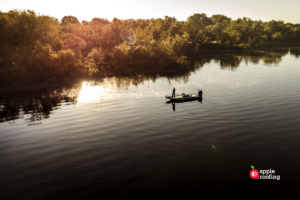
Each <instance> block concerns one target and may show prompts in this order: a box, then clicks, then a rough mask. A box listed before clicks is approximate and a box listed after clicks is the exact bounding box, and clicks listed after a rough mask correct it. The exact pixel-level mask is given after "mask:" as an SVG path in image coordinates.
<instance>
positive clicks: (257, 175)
mask: <svg viewBox="0 0 300 200" xmlns="http://www.w3.org/2000/svg"><path fill="white" fill-rule="evenodd" d="M251 168H252V170H251V171H250V173H249V175H250V178H252V179H274V180H277V181H279V180H280V175H275V170H274V169H268V170H259V171H258V170H257V169H254V166H251Z"/></svg>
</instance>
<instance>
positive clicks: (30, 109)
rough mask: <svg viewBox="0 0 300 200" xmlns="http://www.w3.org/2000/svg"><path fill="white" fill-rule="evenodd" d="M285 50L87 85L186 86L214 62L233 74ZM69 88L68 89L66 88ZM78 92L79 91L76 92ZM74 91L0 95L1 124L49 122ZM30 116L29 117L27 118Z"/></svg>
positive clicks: (274, 60)
mask: <svg viewBox="0 0 300 200" xmlns="http://www.w3.org/2000/svg"><path fill="white" fill-rule="evenodd" d="M287 53H288V49H275V50H270V51H239V52H230V53H229V52H226V53H223V52H213V51H211V52H206V53H205V52H203V53H202V54H201V56H199V57H197V58H195V59H193V61H192V63H191V64H192V65H191V66H190V68H184V69H178V70H170V71H167V70H162V71H159V73H157V72H154V71H150V70H149V71H147V72H144V73H141V74H137V73H132V74H130V75H128V76H116V77H112V78H105V79H104V78H102V79H96V80H94V81H91V82H90V85H91V86H96V85H102V86H104V87H105V85H109V87H112V86H114V87H117V88H128V87H129V86H130V85H135V86H138V85H140V84H143V83H145V82H153V83H155V81H156V80H157V79H162V78H164V79H165V80H167V81H168V82H169V83H170V84H171V85H173V84H174V83H176V82H178V83H187V82H188V80H189V77H190V75H191V73H192V72H194V71H195V70H197V69H200V68H202V67H203V66H204V65H205V64H206V63H211V62H215V63H217V64H219V65H220V68H221V69H226V70H231V71H234V70H235V69H237V68H238V66H239V65H240V63H241V62H243V61H244V62H245V63H246V64H247V63H252V64H258V63H259V62H263V63H264V64H267V65H269V64H275V65H277V64H279V63H280V62H281V60H282V57H283V56H285V55H286V54H287ZM290 53H291V54H292V55H294V56H296V57H299V55H300V49H296V48H294V49H291V50H290ZM69 88H70V87H69ZM77 89H79V87H78V88H77ZM76 97H77V93H76V89H75V90H74V89H52V90H50V89H48V90H39V91H31V92H30V91H26V92H7V93H3V92H2V93H1V94H0V123H1V122H5V121H11V120H15V119H19V118H23V119H24V118H26V119H25V120H26V121H27V122H33V121H40V120H42V119H45V118H49V116H50V114H51V112H52V111H53V110H55V109H58V108H59V106H60V105H62V104H63V103H64V102H65V103H67V104H75V103H76ZM28 115H29V117H28Z"/></svg>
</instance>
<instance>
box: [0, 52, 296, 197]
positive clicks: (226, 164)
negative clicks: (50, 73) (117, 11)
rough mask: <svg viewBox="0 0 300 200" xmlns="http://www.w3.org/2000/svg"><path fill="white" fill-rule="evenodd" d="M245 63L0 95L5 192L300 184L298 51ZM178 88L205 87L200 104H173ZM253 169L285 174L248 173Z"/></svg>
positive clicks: (186, 190)
mask: <svg viewBox="0 0 300 200" xmlns="http://www.w3.org/2000/svg"><path fill="white" fill-rule="evenodd" d="M237 59H238V60H240V61H239V64H238V67H237V66H235V67H234V66H233V65H230V64H229V65H227V67H226V65H225V67H224V63H223V64H222V62H224V61H222V60H221V61H220V60H218V59H214V60H211V61H210V62H208V63H206V64H204V65H203V67H201V68H199V69H198V70H196V71H195V72H192V73H191V74H190V75H189V76H183V77H177V78H176V77H175V78H172V79H171V78H169V79H168V78H158V79H156V80H142V81H140V80H132V79H130V78H122V79H105V80H104V81H99V82H84V83H80V84H79V86H76V87H75V86H74V88H69V89H66V88H65V89H64V88H62V89H61V90H57V91H50V92H48V93H46V94H41V95H40V96H39V97H38V98H37V97H32V96H26V95H27V94H22V95H19V96H18V95H15V94H9V95H4V94H2V98H1V108H0V113H1V123H0V177H1V178H0V188H1V189H0V190H1V192H0V197H2V198H1V199H48V198H49V199H107V198H125V197H131V198H138V199H139V198H140V199H145V198H146V197H147V198H153V197H155V198H157V197H163V198H165V199H170V198H174V197H180V196H181V197H184V198H183V199H188V198H189V197H192V196H193V197H199V198H201V197H203V196H204V194H209V195H210V196H211V197H214V196H216V195H220V196H222V195H223V194H230V195H236V194H240V193H241V192H242V193H243V195H244V196H241V197H246V196H248V195H250V194H254V195H265V196H266V197H271V196H273V197H279V196H278V195H285V196H286V195H289V194H291V193H292V192H295V191H296V190H297V189H299V187H300V183H299V178H300V173H299V166H300V161H299V157H300V123H299V122H300V120H299V118H300V90H299V86H300V59H297V58H295V57H294V56H292V55H290V54H287V55H284V56H282V57H280V58H279V59H278V58H277V60H276V61H275V62H273V61H268V59H263V58H258V60H257V59H256V60H255V61H251V62H247V59H245V58H240V57H237ZM248 61H249V60H248ZM220 66H221V67H220ZM173 87H175V88H176V93H177V94H181V93H186V94H187V93H190V94H191V93H194V94H196V93H197V90H198V89H202V90H203V92H204V95H203V100H202V102H199V101H192V102H185V103H176V104H174V105H172V104H168V103H166V100H165V98H164V97H165V95H170V94H171V92H172V88H173ZM14 95H15V96H14ZM251 165H254V166H255V168H256V169H258V170H260V169H270V168H271V169H274V170H275V174H276V175H280V180H279V181H277V180H252V179H251V178H250V177H249V172H250V170H251ZM261 189H263V191H262V190H261Z"/></svg>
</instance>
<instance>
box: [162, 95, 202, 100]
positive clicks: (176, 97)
mask: <svg viewBox="0 0 300 200" xmlns="http://www.w3.org/2000/svg"><path fill="white" fill-rule="evenodd" d="M166 98H167V99H170V100H171V101H193V100H197V99H201V98H202V96H199V95H189V96H185V97H183V96H181V95H177V96H175V97H172V96H166Z"/></svg>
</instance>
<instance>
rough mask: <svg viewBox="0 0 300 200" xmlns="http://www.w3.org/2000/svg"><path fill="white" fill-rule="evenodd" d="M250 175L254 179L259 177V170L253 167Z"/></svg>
mask: <svg viewBox="0 0 300 200" xmlns="http://www.w3.org/2000/svg"><path fill="white" fill-rule="evenodd" d="M250 177H251V178H252V179H259V173H258V171H257V170H256V169H252V170H251V171H250Z"/></svg>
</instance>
